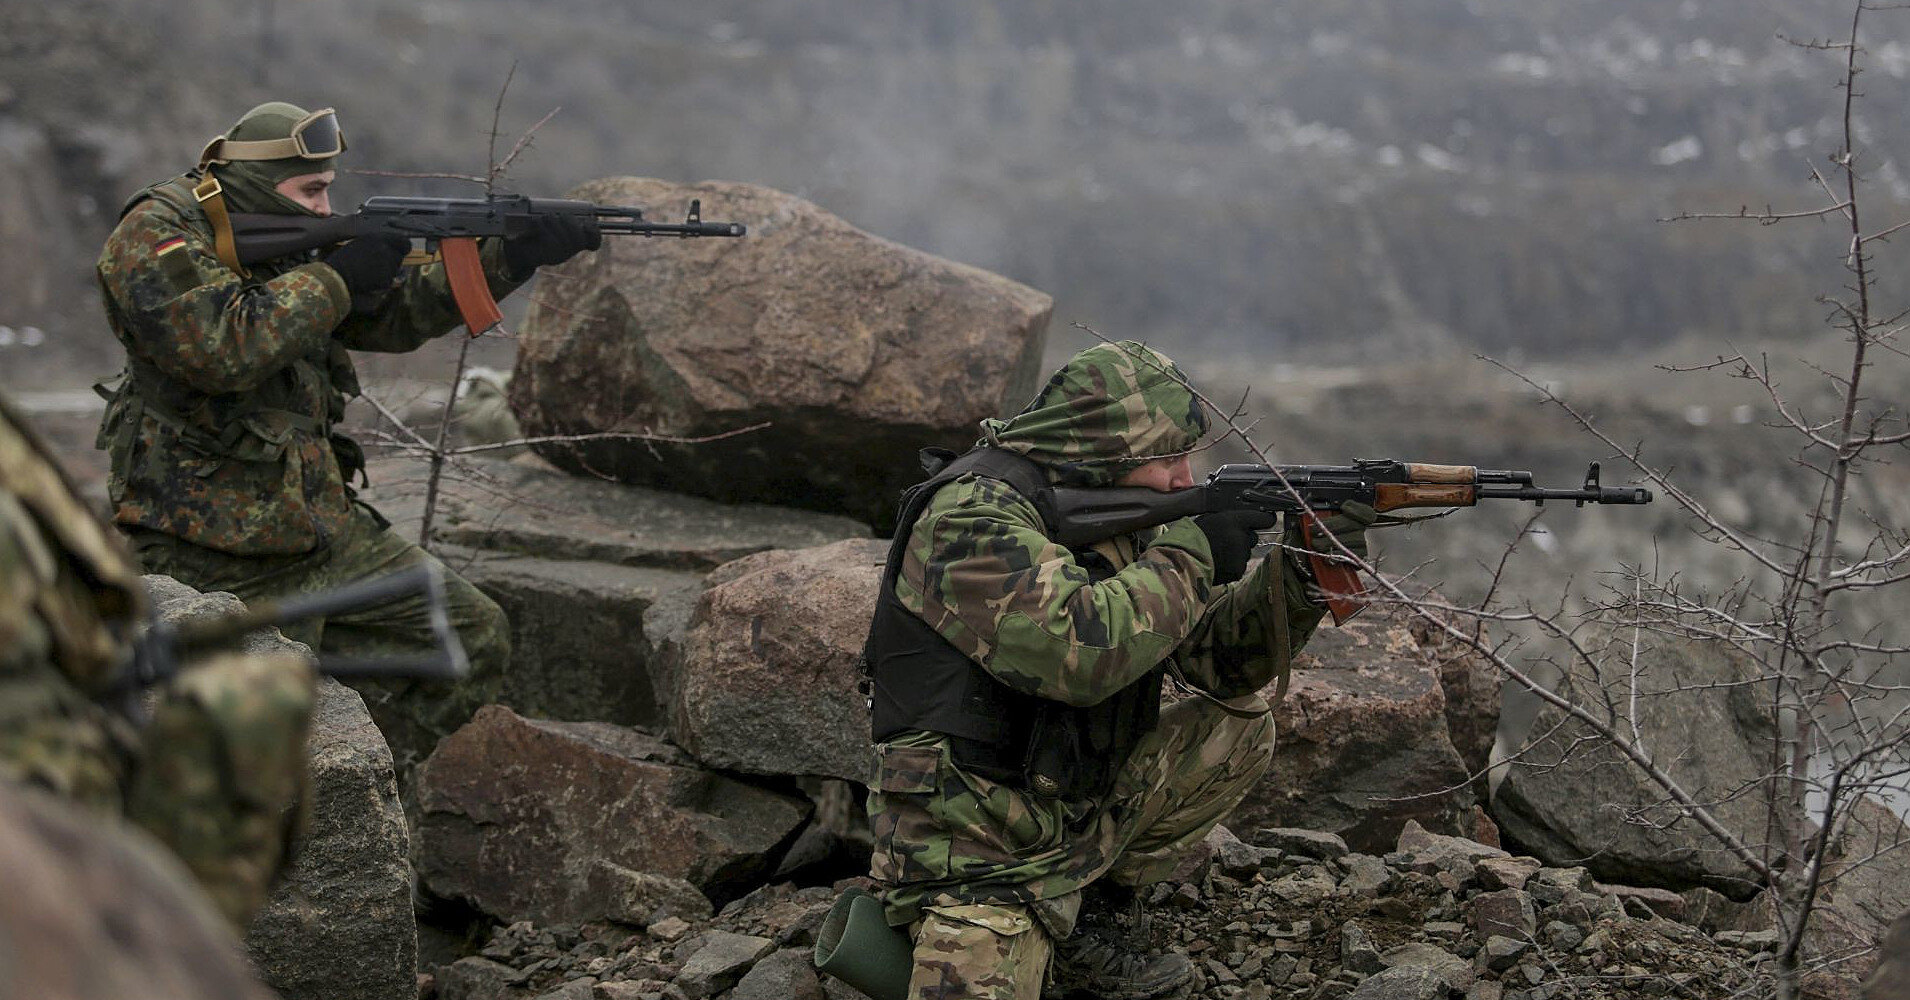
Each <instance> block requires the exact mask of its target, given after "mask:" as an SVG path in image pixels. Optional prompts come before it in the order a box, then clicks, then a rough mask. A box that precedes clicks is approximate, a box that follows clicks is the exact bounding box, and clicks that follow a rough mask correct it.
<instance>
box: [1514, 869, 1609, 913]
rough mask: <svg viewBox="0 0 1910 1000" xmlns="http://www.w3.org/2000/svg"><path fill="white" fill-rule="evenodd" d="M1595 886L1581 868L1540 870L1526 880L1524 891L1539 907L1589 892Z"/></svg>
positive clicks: (1590, 876)
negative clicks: (1530, 895)
mask: <svg viewBox="0 0 1910 1000" xmlns="http://www.w3.org/2000/svg"><path fill="white" fill-rule="evenodd" d="M1597 884H1598V883H1596V882H1594V881H1593V880H1592V874H1591V873H1590V872H1588V871H1586V870H1585V869H1583V868H1541V869H1539V870H1538V872H1537V873H1535V874H1534V875H1533V876H1532V877H1531V878H1529V879H1526V882H1525V891H1526V892H1529V893H1531V894H1532V898H1533V900H1535V901H1536V902H1538V903H1539V904H1540V905H1543V906H1551V905H1553V904H1556V903H1562V902H1564V901H1565V900H1566V898H1567V897H1569V896H1571V895H1572V894H1574V893H1582V892H1590V891H1592V888H1593V887H1594V886H1596V885H1597Z"/></svg>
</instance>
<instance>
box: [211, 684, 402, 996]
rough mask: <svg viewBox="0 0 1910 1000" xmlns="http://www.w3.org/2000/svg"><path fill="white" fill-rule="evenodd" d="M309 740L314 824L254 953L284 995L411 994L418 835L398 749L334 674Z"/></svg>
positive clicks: (251, 946) (258, 932) (257, 931)
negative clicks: (397, 766)
mask: <svg viewBox="0 0 1910 1000" xmlns="http://www.w3.org/2000/svg"><path fill="white" fill-rule="evenodd" d="M307 746H308V748H309V753H310V757H311V767H312V773H311V780H312V791H313V796H314V802H313V807H312V819H311V826H310V827H309V828H308V829H307V830H306V832H305V834H304V836H302V837H300V838H299V840H298V842H297V843H296V844H295V845H294V847H293V852H294V853H293V859H292V865H291V868H290V869H289V870H288V871H287V873H286V875H285V878H284V880H283V881H282V882H280V883H279V885H278V887H277V888H276V889H275V890H274V891H273V893H272V898H271V899H270V900H269V901H268V902H267V903H266V905H265V908H264V909H263V910H261V911H259V914H258V915H257V916H256V917H254V918H253V919H252V925H251V926H250V927H248V928H247V929H246V934H245V945H246V951H247V952H248V953H249V954H250V955H251V956H252V961H253V962H254V963H255V964H257V966H258V967H259V972H260V975H261V976H262V977H263V978H264V979H265V981H266V982H268V983H270V984H271V986H272V988H273V989H275V990H277V991H278V992H279V995H280V996H282V997H284V998H285V1000H411V998H413V997H415V996H416V995H417V990H418V980H417V966H418V926H417V922H416V921H415V919H414V918H413V916H412V912H411V861H410V857H409V856H410V851H411V836H410V833H409V832H408V831H407V830H406V828H405V817H404V810H403V809H402V808H401V807H400V806H399V804H398V782H397V776H396V773H395V772H394V770H393V768H392V762H391V749H390V748H389V747H387V746H386V745H385V740H384V737H383V736H381V735H380V734H379V732H378V727H377V726H375V725H373V724H372V721H371V713H370V712H368V711H367V710H366V709H365V702H364V699H363V698H361V697H359V695H358V692H356V691H353V690H352V689H350V688H348V687H346V686H344V685H343V684H340V683H338V682H337V681H334V680H329V679H327V680H321V681H320V682H319V696H318V708H317V711H315V712H314V713H313V716H312V735H311V738H310V741H309V743H308V744H307Z"/></svg>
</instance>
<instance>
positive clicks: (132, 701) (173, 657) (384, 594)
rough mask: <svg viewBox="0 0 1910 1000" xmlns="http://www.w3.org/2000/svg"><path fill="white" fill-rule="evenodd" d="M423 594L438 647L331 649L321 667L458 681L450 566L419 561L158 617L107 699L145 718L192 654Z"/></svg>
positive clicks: (341, 674) (460, 663) (361, 674)
mask: <svg viewBox="0 0 1910 1000" xmlns="http://www.w3.org/2000/svg"><path fill="white" fill-rule="evenodd" d="M418 595H422V596H423V597H424V599H425V604H426V606H427V607H428V608H429V609H430V621H431V634H432V637H433V638H434V639H436V640H437V648H436V649H433V650H431V651H429V652H426V653H419V654H417V655H413V656H385V657H355V656H336V655H331V654H325V655H321V656H319V657H318V672H319V673H321V674H324V675H326V676H327V677H338V678H344V679H350V678H377V677H392V678H396V677H408V678H417V679H421V680H440V681H454V680H457V679H459V678H461V677H463V676H464V675H465V674H466V673H467V672H469V670H470V662H469V661H468V660H466V659H465V655H464V646H463V644H461V643H459V642H458V633H457V630H456V629H453V628H452V627H451V619H450V616H449V614H448V613H447V612H446V611H445V599H444V569H443V568H442V567H440V566H438V565H437V564H435V563H420V564H418V565H416V566H411V567H409V568H407V569H402V570H399V571H398V572H396V573H392V574H390V575H388V576H381V577H375V578H373V579H370V580H361V581H359V582H357V583H353V584H347V585H346V586H343V587H339V588H337V589H334V590H322V591H319V592H317V593H313V594H300V595H298V596H295V597H287V598H283V599H281V600H276V601H274V600H260V601H253V602H252V603H251V604H249V605H247V606H246V610H244V611H243V612H239V613H237V614H230V615H224V616H221V617H214V618H203V619H197V620H193V621H185V622H154V623H153V624H152V626H151V627H149V628H148V629H147V630H146V633H145V634H144V635H142V636H140V638H139V640H138V642H136V643H134V645H133V654H132V662H131V664H130V665H129V666H128V668H127V669H126V670H124V671H122V672H121V674H120V677H119V681H118V683H117V684H115V685H114V687H113V689H112V690H111V691H109V692H108V694H107V696H106V700H107V701H109V702H111V703H113V704H119V705H121V706H123V707H124V708H125V709H126V710H127V712H128V717H129V718H135V719H136V718H140V717H141V714H142V713H141V710H140V707H139V700H140V694H141V693H142V692H144V691H145V690H146V689H147V688H150V687H152V686H153V685H155V684H159V683H162V682H164V681H165V680H166V679H167V678H170V677H172V676H173V675H175V674H177V673H179V671H180V668H181V665H182V664H183V663H184V662H185V661H186V660H188V659H190V658H191V657H193V656H196V655H199V654H202V653H205V652H207V651H210V650H213V649H217V648H219V647H222V646H226V645H228V644H230V643H232V642H235V641H237V640H239V639H241V638H243V637H244V636H245V635H246V634H247V633H249V632H256V631H258V630H259V629H262V628H277V627H278V626H281V625H290V624H292V623H293V622H298V621H303V620H305V619H307V618H320V617H326V616H329V615H341V614H347V613H349V612H353V611H363V610H365V609H366V608H375V607H378V606H379V605H382V604H386V603H389V602H391V601H396V600H400V599H402V598H406V597H412V596H418Z"/></svg>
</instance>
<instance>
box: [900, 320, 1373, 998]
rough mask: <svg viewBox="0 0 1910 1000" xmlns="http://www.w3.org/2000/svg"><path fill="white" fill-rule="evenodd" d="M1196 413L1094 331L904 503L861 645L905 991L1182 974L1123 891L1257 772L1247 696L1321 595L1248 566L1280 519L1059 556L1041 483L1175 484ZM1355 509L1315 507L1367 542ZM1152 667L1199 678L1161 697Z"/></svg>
mask: <svg viewBox="0 0 1910 1000" xmlns="http://www.w3.org/2000/svg"><path fill="white" fill-rule="evenodd" d="M1207 426H1208V420H1207V416H1206V414H1205V412H1204V411H1203V410H1202V404H1201V403H1200V402H1199V401H1198V399H1197V398H1196V396H1195V394H1194V393H1193V391H1192V390H1191V388H1190V387H1189V385H1188V383H1187V380H1186V378H1185V377H1184V376H1183V375H1182V374H1181V372H1180V370H1179V369H1178V368H1177V367H1176V366H1175V365H1174V363H1173V362H1172V361H1171V360H1169V359H1168V358H1166V357H1165V356H1163V355H1161V354H1159V353H1158V352H1155V351H1153V350H1151V349H1149V348H1147V347H1146V346H1144V345H1141V344H1137V343H1133V342H1122V343H1118V344H1106V345H1101V346H1097V347H1093V348H1090V349H1088V350H1086V351H1083V352H1081V353H1080V354H1078V355H1076V356H1075V357H1074V359H1073V360H1071V361H1070V362H1069V363H1068V364H1067V365H1066V366H1064V367H1063V368H1061V369H1060V370H1059V371H1057V372H1056V373H1055V374H1054V376H1053V378H1051V379H1050V380H1049V382H1048V383H1047V385H1046V387H1045V388H1043V389H1042V391H1041V393H1040V394H1039V395H1038V396H1037V397H1036V398H1035V400H1034V401H1033V402H1032V403H1030V404H1029V406H1028V407H1027V408H1026V409H1025V410H1023V411H1022V412H1021V413H1020V414H1018V415H1016V416H1015V417H1013V418H1011V419H1008V420H989V421H984V422H983V424H982V429H983V434H984V437H983V440H982V441H981V442H979V443H978V446H977V447H976V449H975V450H973V451H971V452H969V453H968V454H967V455H964V456H961V457H960V458H955V459H953V461H950V462H948V463H947V464H946V465H945V466H944V467H943V468H942V469H941V470H940V471H939V472H938V473H936V474H935V475H933V476H932V478H930V479H929V480H928V481H927V482H925V483H924V484H922V485H921V486H919V487H917V488H916V489H915V490H914V491H912V492H911V493H910V494H909V496H908V498H907V499H906V500H905V502H904V507H903V512H902V516H901V521H900V526H899V527H898V529H897V533H896V542H895V545H894V547H893V548H892V549H891V552H890V557H889V563H888V567H887V570H886V573H885V575H884V578H883V580H884V583H883V588H882V593H881V596H880V598H879V599H878V609H877V611H876V616H875V621H874V624H873V626H872V628H871V634H870V641H869V649H868V660H869V663H870V665H871V669H872V670H873V683H874V687H873V697H874V719H873V726H874V738H875V741H876V743H877V746H876V753H877V770H876V774H875V776H874V783H873V785H872V787H871V789H870V795H869V814H870V819H871V824H872V827H873V832H874V838H875V843H874V857H873V862H872V874H873V876H874V878H875V879H876V881H877V882H878V883H880V884H881V886H882V887H883V890H884V893H883V903H884V905H885V907H886V912H887V917H888V920H889V922H890V923H891V924H892V925H895V926H897V927H904V928H907V929H908V931H909V933H910V936H911V937H912V939H913V963H914V969H913V973H912V975H911V979H910V982H909V987H908V994H909V996H910V997H912V998H917V1000H931V998H933V1000H952V998H968V997H987V998H1000V1000H1034V998H1036V997H1038V996H1039V995H1040V994H1041V992H1042V990H1043V984H1044V978H1045V977H1046V976H1047V975H1048V972H1049V967H1050V964H1051V957H1052V960H1053V961H1052V965H1053V982H1054V985H1055V987H1056V988H1057V991H1058V992H1065V991H1067V990H1072V989H1085V990H1087V991H1089V992H1090V993H1092V994H1094V995H1097V996H1104V997H1121V998H1145V997H1157V996H1164V995H1168V994H1172V993H1175V992H1178V991H1181V990H1184V989H1185V988H1186V987H1187V985H1188V984H1189V983H1190V981H1191V980H1192V978H1193V968H1192V964H1191V963H1190V962H1189V960H1188V959H1187V958H1186V957H1185V956H1184V955H1179V954H1172V953H1170V954H1167V955H1163V956H1159V957H1155V958H1148V957H1146V956H1145V955H1144V953H1142V952H1141V951H1140V950H1139V949H1138V948H1136V947H1135V944H1136V941H1135V937H1136V935H1135V934H1134V932H1135V930H1136V929H1137V927H1136V925H1135V922H1136V920H1137V919H1138V918H1137V916H1136V914H1135V912H1132V911H1137V910H1138V905H1137V897H1136V896H1135V892H1134V890H1135V889H1136V887H1139V886H1144V885H1147V884H1149V883H1151V882H1155V881H1158V880H1160V879H1161V878H1163V877H1165V875H1166V872H1167V870H1168V868H1169V867H1170V865H1171V863H1172V860H1173V858H1174V856H1175V855H1176V854H1177V853H1178V852H1179V851H1180V850H1181V849H1183V848H1185V847H1187V846H1188V845H1190V844H1193V843H1195V842H1197V841H1198V840H1200V839H1201V838H1202V837H1204V836H1205V835H1206V834H1207V832H1208V831H1209V830H1211V829H1212V827H1213V825H1214V823H1215V822H1217V821H1218V820H1219V819H1220V818H1221V817H1222V816H1223V815H1225V814H1226V813H1227V812H1228V811H1230V810H1231V809H1232V808H1233V807H1234V806H1235V805H1236V804H1237V803H1238V802H1239V801H1240V799H1241V798H1242V797H1243V796H1244V795H1245V793H1246V791H1247V790H1248V788H1249V787H1251V786H1252V784H1253V783H1254V782H1255V781H1256V780H1257V779H1258V778H1259V777H1260V776H1261V774H1262V773H1263V772H1264V771H1265V769H1266V768H1267V766H1268V763H1269V761H1270V760H1271V756H1272V751H1273V721H1272V717H1271V715H1270V714H1269V713H1270V709H1269V707H1268V705H1267V704H1266V703H1265V701H1264V700H1263V699H1261V698H1260V697H1259V695H1258V694H1257V692H1259V691H1260V690H1261V689H1262V688H1264V687H1265V686H1266V685H1267V684H1269V683H1271V682H1273V681H1274V680H1275V678H1277V677H1283V676H1284V674H1285V672H1286V670H1287V669H1288V665H1289V662H1290V660H1291V656H1292V653H1293V652H1294V651H1295V650H1298V649H1299V648H1300V647H1301V646H1302V645H1303V644H1304V643H1305V642H1306V640H1307V637H1308V636H1309V635H1310V634H1311V633H1312V631H1313V629H1314V627H1315V626H1316V625H1318V623H1319V622H1320V619H1321V617H1322V616H1323V614H1324V608H1323V606H1322V605H1321V604H1319V603H1318V602H1317V601H1316V599H1315V598H1314V597H1312V596H1310V595H1309V587H1310V585H1311V582H1312V581H1311V580H1310V579H1309V576H1308V570H1307V569H1306V567H1305V565H1304V561H1303V560H1300V559H1298V558H1295V557H1293V556H1291V555H1285V554H1282V553H1279V552H1276V553H1274V554H1273V555H1271V556H1269V557H1267V558H1265V559H1262V560H1261V561H1260V562H1259V563H1258V564H1257V565H1255V566H1254V567H1253V568H1252V570H1251V572H1249V571H1248V566H1249V561H1250V555H1251V551H1252V549H1253V547H1254V545H1255V543H1256V541H1257V537H1258V532H1259V531H1260V530H1263V529H1267V528H1271V527H1272V526H1273V524H1274V518H1273V515H1270V514H1264V513H1260V512H1255V511H1241V512H1227V513H1219V514H1206V515H1202V516H1200V517H1197V518H1188V519H1183V520H1180V521H1175V522H1172V523H1170V524H1167V525H1164V526H1161V527H1157V528H1151V529H1146V530H1144V531H1140V532H1136V533H1133V534H1130V535H1123V536H1118V537H1116V538H1113V539H1110V540H1108V541H1105V542H1100V543H1097V544H1095V545H1093V546H1092V547H1089V548H1083V549H1080V550H1070V549H1068V548H1066V547H1063V546H1061V545H1059V544H1058V543H1055V542H1053V541H1051V540H1050V539H1049V537H1048V535H1047V533H1046V530H1045V529H1044V522H1043V519H1042V515H1041V513H1040V511H1039V510H1038V509H1037V507H1036V506H1035V503H1034V496H1035V495H1036V494H1037V493H1038V492H1039V491H1040V490H1041V489H1042V488H1044V487H1045V486H1047V485H1050V484H1067V485H1072V486H1114V485H1119V486H1140V487H1148V488H1152V489H1155V490H1161V491H1167V490H1173V489H1180V488H1184V487H1186V486H1189V485H1191V484H1192V481H1193V479H1192V473H1191V470H1190V468H1189V458H1188V453H1189V451H1190V450H1191V449H1193V447H1194V446H1195V444H1196V443H1197V442H1198V441H1199V440H1200V438H1201V436H1202V435H1203V434H1204V433H1205V432H1206V430H1207ZM1371 520H1372V515H1371V512H1370V510H1368V509H1365V508H1363V507H1359V506H1358V505H1355V509H1350V510H1348V511H1346V512H1345V513H1344V514H1343V515H1342V516H1339V517H1336V518H1332V519H1329V520H1328V521H1327V527H1328V528H1329V530H1331V531H1332V532H1333V533H1334V535H1336V536H1337V537H1338V538H1339V540H1340V541H1341V542H1342V543H1343V544H1345V545H1346V546H1348V547H1349V548H1350V549H1353V550H1354V551H1356V552H1360V553H1363V552H1364V540H1363V539H1364V534H1363V532H1364V529H1365V527H1366V525H1367V524H1369V523H1371ZM1294 541H1297V539H1294ZM1170 677H1171V678H1172V679H1173V680H1174V681H1175V682H1176V684H1177V686H1179V687H1181V688H1183V689H1184V690H1185V691H1186V692H1187V693H1188V694H1189V695H1191V696H1190V697H1185V698H1183V699H1182V700H1179V701H1176V702H1174V703H1173V704H1171V705H1170V706H1168V707H1166V708H1162V707H1161V694H1162V686H1163V681H1164V680H1165V679H1166V678H1170ZM1084 904H1085V905H1084ZM1077 925H1078V926H1077Z"/></svg>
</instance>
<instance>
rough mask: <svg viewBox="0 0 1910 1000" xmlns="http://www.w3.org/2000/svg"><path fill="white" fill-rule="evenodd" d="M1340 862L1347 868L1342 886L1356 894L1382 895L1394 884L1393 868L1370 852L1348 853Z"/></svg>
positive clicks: (1341, 865)
mask: <svg viewBox="0 0 1910 1000" xmlns="http://www.w3.org/2000/svg"><path fill="white" fill-rule="evenodd" d="M1339 864H1340V867H1341V868H1344V869H1346V877H1345V878H1343V879H1341V880H1340V887H1341V888H1343V889H1345V890H1346V891H1347V892H1349V893H1352V894H1353V895H1355V896H1382V895H1385V893H1386V891H1387V890H1388V889H1391V888H1392V886H1393V882H1394V879H1395V876H1394V875H1393V870H1392V869H1391V868H1389V867H1387V866H1386V863H1385V862H1383V861H1381V860H1380V859H1378V858H1376V857H1373V856H1372V855H1370V854H1348V855H1346V856H1345V857H1342V858H1340V860H1339Z"/></svg>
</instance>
